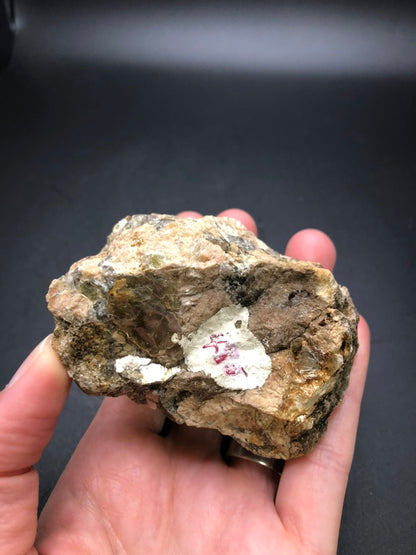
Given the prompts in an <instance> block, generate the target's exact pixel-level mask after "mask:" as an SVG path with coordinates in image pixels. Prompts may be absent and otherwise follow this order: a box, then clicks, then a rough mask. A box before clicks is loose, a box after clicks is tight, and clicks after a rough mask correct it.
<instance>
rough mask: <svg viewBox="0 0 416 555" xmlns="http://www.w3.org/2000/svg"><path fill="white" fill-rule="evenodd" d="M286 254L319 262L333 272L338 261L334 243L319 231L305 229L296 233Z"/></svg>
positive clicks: (288, 245)
mask: <svg viewBox="0 0 416 555" xmlns="http://www.w3.org/2000/svg"><path fill="white" fill-rule="evenodd" d="M285 254H286V256H290V257H291V258H297V259H299V260H309V261H311V262H319V263H320V264H322V266H323V267H324V268H327V269H328V270H331V271H333V269H334V267H335V262H336V259H337V251H336V248H335V245H334V243H333V242H332V241H331V239H330V238H329V237H328V235H326V233H324V232H323V231H319V229H303V230H302V231H298V233H295V235H293V237H292V238H291V239H290V240H289V242H288V244H287V246H286V251H285Z"/></svg>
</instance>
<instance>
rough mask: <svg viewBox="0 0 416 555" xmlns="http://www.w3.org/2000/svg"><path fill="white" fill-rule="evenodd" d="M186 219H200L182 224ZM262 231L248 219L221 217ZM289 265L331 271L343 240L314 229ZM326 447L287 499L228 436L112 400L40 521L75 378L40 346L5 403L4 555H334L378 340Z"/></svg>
mask: <svg viewBox="0 0 416 555" xmlns="http://www.w3.org/2000/svg"><path fill="white" fill-rule="evenodd" d="M180 215H181V216H183V217H187V216H193V217H199V216H200V215H199V214H198V213H194V212H192V213H190V212H183V213H181V214H180ZM220 215H222V216H224V215H228V216H230V217H234V218H236V219H238V220H240V221H241V222H242V223H243V224H244V225H245V226H246V227H247V228H248V229H250V230H251V231H253V232H256V225H255V222H254V220H253V219H252V218H251V216H250V215H249V214H247V213H246V212H243V211H241V210H237V209H232V210H227V211H225V212H222V213H221V214H220ZM286 254H288V255H289V256H292V257H294V258H299V259H308V260H313V261H317V262H320V263H321V264H322V265H323V266H325V267H326V268H329V269H333V267H334V265H335V259H336V251H335V247H334V245H333V243H332V241H331V240H330V239H329V238H328V237H327V236H326V235H325V234H324V233H322V232H320V231H317V230H303V231H300V232H299V233H297V234H296V235H294V236H293V237H292V238H291V240H290V241H289V243H288V245H287V248H286ZM358 331H359V342H360V348H359V351H358V353H357V355H356V358H355V362H354V366H353V369H352V372H351V380H350V385H349V387H348V389H347V392H346V394H345V397H344V400H343V401H342V403H341V404H340V406H339V407H338V408H337V409H335V411H334V412H333V414H332V415H331V417H330V420H329V426H328V430H327V432H326V434H325V435H324V437H323V438H322V439H321V441H320V442H319V443H318V445H317V446H316V447H315V449H314V450H313V451H312V452H311V453H310V454H309V455H307V456H304V457H301V458H298V459H293V460H291V461H288V462H286V464H285V467H284V470H283V474H282V477H281V480H280V484H279V487H278V490H277V494H276V495H275V490H276V479H275V477H274V476H273V474H272V473H271V471H269V470H268V469H264V468H262V467H260V466H258V465H255V464H253V463H250V462H245V461H242V460H238V461H237V460H236V461H234V462H232V463H231V464H226V463H225V462H224V461H223V459H222V458H221V456H220V444H221V436H220V434H219V433H217V432H215V431H212V430H198V429H193V428H188V427H185V426H177V425H173V426H172V427H171V430H170V432H169V433H168V434H167V435H166V437H162V436H161V435H160V431H161V429H162V426H163V423H164V417H163V415H162V414H161V413H160V412H159V411H158V410H152V409H151V408H148V407H145V406H139V405H136V404H135V403H133V402H132V401H130V400H129V399H127V398H117V399H110V398H108V399H105V401H104V402H103V403H102V406H101V408H100V409H99V411H98V413H97V415H96V417H95V418H94V420H93V422H92V424H91V426H90V427H89V429H88V430H87V432H86V434H85V435H84V437H83V439H82V440H81V442H80V444H79V445H78V447H77V449H76V451H75V453H74V455H73V457H72V458H71V461H70V462H69V464H68V466H67V468H66V470H65V471H64V473H63V474H62V476H61V478H60V480H59V482H58V484H57V486H56V487H55V489H54V491H53V492H52V494H51V497H50V499H49V501H48V503H47V505H46V507H45V509H44V510H43V513H42V515H41V518H40V521H39V522H38V521H37V505H38V476H37V473H36V471H35V470H34V469H33V466H32V465H33V464H34V463H35V462H36V461H38V460H39V458H40V456H41V453H42V450H43V449H44V447H45V446H46V445H47V443H48V441H49V440H50V438H51V435H52V433H53V430H54V428H55V424H56V420H57V418H58V416H59V413H60V412H61V410H62V408H63V405H64V403H65V399H66V396H67V393H68V388H69V385H70V384H69V379H68V377H67V375H66V372H65V370H64V368H63V367H62V365H61V364H60V362H59V360H58V358H57V356H56V355H55V353H54V351H53V350H52V348H51V345H50V339H49V338H47V339H46V340H45V341H44V342H42V343H41V344H40V345H39V346H38V347H37V348H36V349H35V350H34V351H33V352H32V353H31V354H30V355H29V357H28V358H27V359H26V360H25V362H24V363H23V364H22V366H21V368H20V369H19V371H18V373H16V374H15V378H14V380H13V381H12V383H11V384H9V386H8V387H6V388H5V389H4V390H3V391H2V392H1V393H0V553H1V554H2V553H5V554H6V553H7V554H9V553H13V554H14V555H18V554H27V553H30V554H34V553H42V554H57V555H65V554H75V553H76V554H77V555H78V554H84V553H85V554H98V553H99V554H100V555H105V554H107V553H108V554H113V553H117V554H118V553H128V554H138V553H146V554H150V553H151V554H153V553H155V554H162V553H163V554H172V555H176V554H184V555H187V554H189V555H197V554H213V553H221V554H230V555H231V554H235V553H241V554H244V555H245V554H256V555H257V554H259V553H261V554H262V555H265V554H266V555H267V554H269V553H270V554H292V553H296V554H297V553H299V554H302V555H303V554H320V555H321V554H322V555H326V554H334V553H336V549H337V541H338V532H339V525H340V519H341V512H342V505H343V500H344V495H345V488H346V484H347V479H348V474H349V471H350V467H351V462H352V457H353V452H354V444H355V437H356V432H357V425H358V418H359V412H360V404H361V398H362V394H363V389H364V382H365V376H366V371H367V365H368V359H369V351H370V346H369V345H370V334H369V329H368V326H367V324H366V322H365V320H364V319H363V318H361V319H360V323H359V330H358Z"/></svg>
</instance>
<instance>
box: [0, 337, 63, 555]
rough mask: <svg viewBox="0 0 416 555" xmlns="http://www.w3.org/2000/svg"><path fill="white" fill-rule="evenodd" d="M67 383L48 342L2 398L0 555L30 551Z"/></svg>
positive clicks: (61, 367) (0, 417) (31, 356)
mask: <svg viewBox="0 0 416 555" xmlns="http://www.w3.org/2000/svg"><path fill="white" fill-rule="evenodd" d="M69 383H70V380H69V378H68V376H67V374H66V372H65V370H64V368H63V366H62V364H61V362H60V360H59V358H58V357H57V355H56V354H55V352H54V351H53V349H52V347H51V342H50V336H49V337H47V338H46V339H45V340H44V341H42V343H40V345H38V347H36V349H35V350H34V351H33V352H32V353H31V354H30V355H29V356H28V358H27V359H26V360H25V361H24V362H23V364H22V365H21V367H20V368H19V370H18V371H17V372H16V374H15V375H14V377H13V378H12V380H11V382H10V383H9V385H8V386H6V388H5V389H4V390H3V391H1V392H0V553H28V552H30V551H31V549H32V548H33V544H34V540H35V535H36V524H37V506H38V474H37V472H36V471H35V470H34V469H33V465H34V464H35V463H36V462H37V461H38V460H39V458H40V456H41V454H42V451H43V449H44V447H45V446H46V445H47V443H48V441H49V440H50V438H51V436H52V433H53V430H54V428H55V424H56V420H57V418H58V416H59V413H60V412H61V410H62V408H63V405H64V403H65V399H66V396H67V393H68V388H69Z"/></svg>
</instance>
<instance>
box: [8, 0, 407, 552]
mask: <svg viewBox="0 0 416 555" xmlns="http://www.w3.org/2000/svg"><path fill="white" fill-rule="evenodd" d="M0 5H1V2H0ZM1 44H3V45H4V43H1V42H0V45H1ZM3 59H4V57H3ZM415 115H416V9H415V8H412V4H410V3H409V4H406V3H397V2H396V3H394V4H387V3H384V4H380V3H374V4H373V3H369V2H361V3H360V4H356V5H354V4H351V3H347V2H345V3H342V2H335V3H324V2H321V3H317V2H310V3H300V2H290V3H281V2H279V3H274V4H267V5H266V4H264V5H263V4H260V3H244V2H239V3H235V4H232V3H230V2H225V3H224V2H222V3H215V2H214V3H209V4H202V3H199V2H193V3H188V4H186V3H183V2H182V3H175V2H170V3H169V4H164V3H160V2H136V3H134V2H126V1H122V2H107V3H105V2H101V3H97V2H82V3H81V2H71V3H69V2H62V1H61V2H55V3H54V2H51V1H49V2H48V1H43V2H41V1H32V2H29V1H21V2H17V5H16V32H15V43H14V52H13V56H12V58H11V61H10V62H9V64H8V65H7V66H4V67H3V69H2V70H0V182H1V203H0V226H1V238H2V240H1V246H2V261H3V263H2V271H1V288H0V292H1V301H0V302H1V307H2V313H3V315H2V318H1V334H0V337H1V350H2V353H3V357H4V358H3V366H2V370H1V376H0V382H1V383H0V385H1V386H3V385H4V384H5V383H7V381H8V380H9V378H10V377H11V375H12V374H13V372H14V371H15V370H16V368H17V367H18V366H19V364H20V362H21V361H22V360H23V359H24V357H25V356H26V354H27V353H28V352H29V351H30V349H32V348H33V347H34V346H35V345H36V343H37V342H38V341H40V340H41V339H42V338H43V337H44V336H45V335H46V334H48V333H50V332H51V330H52V328H53V322H52V318H51V317H50V316H49V314H48V312H47V310H46V306H45V301H44V295H45V293H46V291H47V288H48V285H49V282H50V281H51V280H52V279H53V278H54V277H57V276H60V275H61V274H63V273H65V272H66V271H67V269H68V267H69V265H70V264H71V263H72V262H73V261H75V260H77V259H79V258H81V257H83V256H86V255H89V254H93V253H96V252H97V251H98V250H99V249H100V248H101V246H102V245H103V243H104V240H105V237H106V235H107V234H108V233H109V231H110V230H111V227H112V225H113V224H114V223H115V222H116V221H117V220H118V219H121V218H122V217H123V216H125V215H127V214H131V213H148V212H162V213H176V212H178V211H180V210H184V209H194V210H198V211H200V212H203V213H214V214H215V213H217V212H219V211H221V210H223V209H225V208H229V207H240V208H243V209H245V210H248V211H249V212H251V214H252V215H253V216H254V217H255V219H256V220H257V223H258V226H259V234H260V237H261V238H262V239H263V240H265V241H266V242H267V243H268V244H269V245H270V246H272V247H273V248H275V249H277V250H283V249H284V247H285V244H286V242H287V241H288V239H289V238H290V236H291V235H292V234H293V233H294V232H296V231H297V230H299V229H301V228H304V227H318V228H321V229H323V230H324V231H325V232H327V233H328V234H329V235H330V236H331V237H332V239H333V240H334V242H335V243H336V245H337V249H338V263H337V267H336V270H335V276H336V278H337V279H338V281H340V282H341V283H343V284H345V285H347V286H348V287H349V289H350V291H351V294H352V297H353V299H354V300H355V302H356V304H357V306H358V308H359V310H360V311H361V312H362V314H363V315H364V316H365V317H366V318H367V320H368V321H369V324H370V326H371V329H372V358H371V363H370V369H369V376H368V381H367V388H366V392H365V397H364V401H363V407H362V416H361V421H360V427H359V434H358V440H357V447H356V454H355V459H354V464H353V468H352V472H351V477H350V482H349V486H348V491H347V496H346V501H345V507H344V514H343V520H342V526H341V533H340V543H339V553H341V554H352V553H354V554H373V553H374V554H380V553H381V554H390V553H391V554H407V553H409V554H410V553H414V549H415V543H416V539H415V538H416V529H415V517H416V511H415V500H416V488H415V470H416V465H415V463H416V450H415V423H416V419H415V416H416V414H415V413H416V410H415V406H416V404H415V400H414V398H415V385H416V383H415V382H416V380H415V375H416V372H415V368H414V360H413V356H414V355H413V351H414V332H415V312H416V305H415V291H414V290H415V274H416V272H415V201H416V198H415V182H416V181H415V180H416V155H415V154H416V131H415V124H416V117H415ZM98 403H99V400H98V399H94V398H89V397H87V396H86V395H84V394H82V393H81V392H79V391H78V390H77V389H76V388H74V387H73V388H72V390H71V393H70V397H69V400H68V403H67V405H66V407H65V410H64V412H63V415H62V417H61V419H60V421H59V425H58V429H57V432H56V434H55V436H54V438H53V441H52V443H51V444H50V446H49V447H48V448H47V450H46V452H45V454H44V456H43V458H42V460H41V462H40V463H39V470H40V474H41V492H40V493H41V503H42V504H43V503H44V502H45V500H46V498H47V496H48V494H49V492H50V490H51V488H52V487H53V484H54V483H55V481H56V479H57V477H58V476H59V473H60V472H61V471H62V469H63V467H64V465H65V464H66V461H67V460H68V458H69V456H70V454H71V452H72V450H73V449H74V446H75V445H76V443H77V441H78V439H79V437H80V436H81V434H82V433H83V431H84V429H85V428H86V426H87V425H88V423H89V421H90V419H91V418H92V416H93V414H94V412H95V410H96V408H97V406H98Z"/></svg>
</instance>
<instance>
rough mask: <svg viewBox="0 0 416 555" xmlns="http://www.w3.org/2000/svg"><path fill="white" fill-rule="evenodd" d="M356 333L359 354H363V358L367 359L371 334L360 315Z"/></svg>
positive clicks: (366, 323) (365, 321)
mask: <svg viewBox="0 0 416 555" xmlns="http://www.w3.org/2000/svg"><path fill="white" fill-rule="evenodd" d="M357 333H358V343H359V345H360V347H359V352H360V353H364V355H365V357H366V358H367V359H368V358H369V356H370V344H371V332H370V326H369V325H368V322H367V320H366V319H365V318H364V317H363V316H361V314H360V319H359V321H358V330H357Z"/></svg>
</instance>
